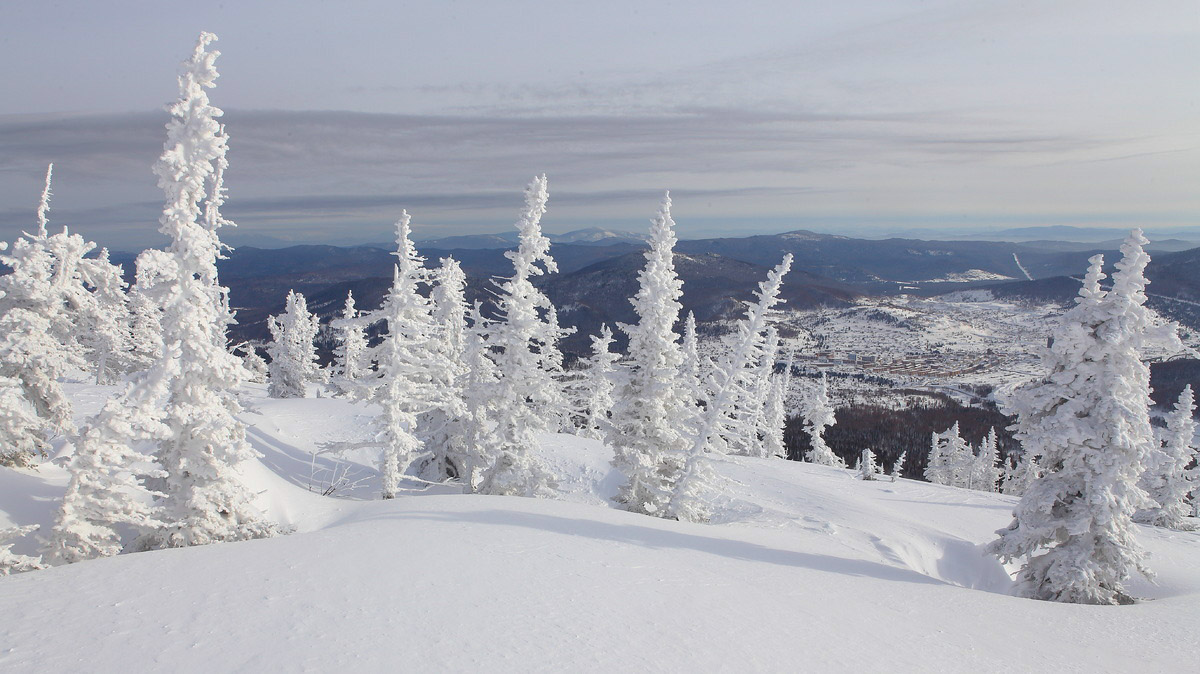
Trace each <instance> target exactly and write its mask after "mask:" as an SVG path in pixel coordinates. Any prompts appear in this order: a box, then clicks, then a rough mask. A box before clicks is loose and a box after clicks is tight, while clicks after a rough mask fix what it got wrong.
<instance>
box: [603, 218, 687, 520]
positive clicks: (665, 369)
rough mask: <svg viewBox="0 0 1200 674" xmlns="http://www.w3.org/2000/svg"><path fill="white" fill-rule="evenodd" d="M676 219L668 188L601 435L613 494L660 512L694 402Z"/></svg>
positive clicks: (630, 505)
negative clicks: (685, 370)
mask: <svg viewBox="0 0 1200 674" xmlns="http://www.w3.org/2000/svg"><path fill="white" fill-rule="evenodd" d="M674 227H675V221H674V220H673V219H672V218H671V197H670V195H669V194H668V195H667V196H665V197H664V198H663V201H662V205H661V207H660V208H659V211H658V215H656V216H655V218H654V219H653V220H652V221H651V225H650V248H649V249H648V250H647V251H646V253H645V257H646V266H645V267H644V268H643V269H642V271H641V272H640V273H639V274H638V283H639V289H638V292H637V294H636V295H634V296H633V297H632V298H631V299H630V302H632V303H633V310H634V312H635V313H636V314H637V315H638V322H637V324H636V325H621V326H620V328H621V329H622V330H623V331H624V332H625V334H627V335H628V336H629V365H630V368H629V371H628V376H627V377H626V379H625V381H624V382H622V383H621V385H620V387H619V388H618V389H617V391H616V395H615V400H614V403H613V408H612V424H611V426H610V427H609V429H608V437H607V444H608V445H609V446H611V447H612V448H613V451H614V457H613V466H614V467H615V468H616V469H617V470H618V471H619V472H620V473H621V475H622V476H624V478H625V480H624V482H623V483H622V485H621V487H620V489H619V491H618V492H617V496H616V498H615V500H616V501H617V503H619V504H621V505H622V506H623V507H624V508H625V509H627V510H630V511H633V512H637V513H643V514H646V515H656V516H659V517H663V516H666V506H667V502H668V501H669V500H670V497H671V489H672V487H673V485H674V484H675V481H676V479H677V478H678V476H679V470H680V468H681V467H682V465H683V462H684V452H685V451H686V450H687V448H688V444H689V442H688V437H687V436H686V435H685V433H686V432H687V429H686V428H685V424H686V421H687V420H689V419H691V418H692V417H693V415H694V414H695V409H696V403H695V387H694V384H692V383H691V382H689V381H686V380H682V379H681V377H680V368H681V366H682V365H683V363H684V356H683V352H682V350H681V349H680V345H679V341H678V336H677V335H676V334H675V331H674V328H675V323H676V321H678V320H679V312H680V310H681V309H682V307H681V305H680V304H679V298H680V297H681V296H682V295H683V282H682V281H680V280H679V276H678V274H676V273H675V261H674V257H673V251H674V248H675V241H676V239H675V232H674Z"/></svg>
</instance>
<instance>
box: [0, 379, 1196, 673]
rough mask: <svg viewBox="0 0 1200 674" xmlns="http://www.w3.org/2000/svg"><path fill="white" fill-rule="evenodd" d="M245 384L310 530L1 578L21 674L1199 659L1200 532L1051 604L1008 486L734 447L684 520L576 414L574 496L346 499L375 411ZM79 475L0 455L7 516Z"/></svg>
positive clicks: (88, 396) (255, 474) (566, 464)
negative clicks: (339, 450)
mask: <svg viewBox="0 0 1200 674" xmlns="http://www.w3.org/2000/svg"><path fill="white" fill-rule="evenodd" d="M104 394H105V390H104V389H101V388H99V387H83V386H79V387H75V390H74V392H73V395H74V397H75V399H76V400H78V401H80V403H82V404H81V405H80V407H81V408H86V407H88V406H89V405H90V404H91V403H92V402H95V401H96V400H99V399H102V398H103V396H104ZM247 396H248V400H247V402H249V403H251V404H252V405H253V406H254V407H255V408H256V409H255V411H252V412H248V413H247V414H246V415H245V416H244V418H245V419H246V421H247V422H248V423H250V424H251V425H252V428H251V432H250V437H251V438H252V441H253V442H254V445H255V447H256V448H257V449H258V450H259V451H260V452H262V453H263V457H262V459H261V461H259V462H252V463H251V464H249V465H247V466H245V467H244V474H245V476H246V479H247V480H248V481H249V482H250V483H252V484H253V485H254V487H255V488H256V490H259V491H261V492H262V503H263V505H264V507H266V508H267V509H268V510H270V512H271V513H272V515H273V516H274V517H276V518H277V519H279V520H280V521H282V522H285V523H287V524H289V525H290V526H293V527H294V528H295V529H296V533H293V534H292V535H289V536H283V537H279V538H274V539H269V540H260V541H250V542H246V543H236V544H223V545H213V546H206V547H197V548H188V549H176V550H163V551H155V552H148V553H141V554H135V555H124V556H119V557H116V558H110V559H103V560H97V561H92V562H86V563H81V564H76V565H73V566H68V567H60V568H55V569H50V570H48V571H42V572H36V573H27V574H22V575H17V576H12V577H8V578H0V606H3V607H4V608H5V610H4V611H0V670H2V671H5V672H10V671H11V672H59V671H79V670H83V671H101V672H103V671H117V670H121V671H127V670H129V669H130V668H131V667H133V668H135V669H136V670H138V671H145V670H150V669H156V670H168V669H169V670H171V671H185V672H187V671H231V670H238V671H245V670H264V669H269V670H273V671H274V670H284V671H298V670H306V671H328V670H349V671H359V670H362V671H381V670H385V669H387V670H390V669H399V670H416V671H448V670H456V671H461V670H476V671H563V670H568V669H569V670H582V671H602V670H603V671H612V670H622V671H646V670H664V671H696V670H702V671H797V670H805V671H847V670H867V671H878V670H894V671H1032V670H1047V671H1128V670H1131V669H1134V668H1137V669H1141V670H1145V671H1191V670H1192V668H1193V667H1194V664H1195V661H1196V656H1197V654H1200V637H1198V636H1197V635H1198V634H1200V630H1197V629H1196V625H1197V624H1200V596H1198V595H1200V534H1195V533H1178V532H1167V531H1163V530H1156V529H1150V528H1143V529H1142V530H1141V531H1142V540H1143V542H1144V543H1145V545H1146V546H1147V547H1148V548H1149V549H1150V551H1151V552H1152V553H1153V555H1154V556H1153V559H1152V564H1153V566H1154V568H1155V570H1156V571H1158V573H1159V581H1158V585H1150V584H1149V583H1146V582H1138V583H1135V584H1134V585H1133V588H1132V589H1133V592H1134V594H1136V595H1138V596H1141V597H1145V598H1147V599H1148V601H1145V602H1143V603H1140V604H1138V605H1135V606H1127V607H1096V606H1074V605H1063V604H1050V603H1043V602H1034V601H1029V600H1023V599H1017V598H1013V597H1010V596H1007V595H1006V594H1004V592H1005V590H1006V588H1007V586H1008V581H1007V577H1006V576H1005V574H1004V572H1003V570H1002V569H1001V567H1000V566H999V565H998V564H997V562H996V561H995V560H994V559H993V558H991V557H988V556H985V555H983V554H981V553H980V551H979V549H978V548H977V544H979V543H982V542H985V541H987V540H989V539H990V537H991V532H992V531H993V530H995V529H997V528H999V527H1001V526H1003V525H1005V524H1007V522H1008V519H1009V516H1008V512H1009V511H1010V509H1011V506H1012V504H1013V500H1012V499H1011V498H1009V497H1004V496H998V495H991V494H983V493H980V492H968V491H963V490H958V489H953V488H948V487H939V486H935V485H929V484H926V483H921V482H914V481H909V480H901V481H900V482H898V483H890V482H861V481H858V480H855V479H854V478H853V477H852V472H851V471H843V470H837V469H832V468H826V467H822V466H813V465H808V464H797V463H790V462H784V461H778V460H759V459H746V458H733V457H728V458H726V457H722V458H719V459H718V460H717V469H718V473H719V474H720V475H721V476H722V478H723V489H724V491H723V493H721V494H720V495H719V496H718V497H717V498H718V501H719V506H718V509H717V513H718V514H717V517H716V520H715V522H714V523H713V524H710V525H695V524H687V523H679V522H671V521H663V520H659V519H655V518H651V517H645V516H639V515H633V514H630V513H626V512H622V511H618V510H614V509H612V508H609V507H607V505H606V499H607V497H608V496H609V495H611V494H612V493H613V492H615V490H616V487H617V478H616V476H614V475H613V474H612V472H611V470H610V469H609V467H608V463H607V462H608V459H609V453H608V451H607V450H606V449H605V448H604V447H603V446H602V445H601V444H600V443H597V442H594V441H588V440H581V439H578V438H574V437H571V436H563V435H550V436H545V437H544V442H543V454H544V457H545V458H546V460H547V461H548V462H549V463H551V465H552V466H553V468H554V470H555V471H556V472H557V473H558V474H559V475H560V477H561V482H562V488H563V491H564V494H563V499H562V500H556V501H549V500H532V499H520V498H505V497H485V496H464V495H461V494H456V493H452V492H453V491H454V489H453V488H451V487H448V486H440V485H439V486H430V485H426V484H421V483H418V482H416V481H413V482H411V483H410V484H409V485H408V487H409V488H410V493H409V494H408V495H406V496H403V497H401V498H397V499H396V500H393V501H378V500H367V499H370V498H371V496H372V494H373V493H375V492H376V490H377V487H378V482H377V480H376V477H375V475H374V471H372V470H370V469H369V468H368V467H366V466H364V465H362V464H363V463H367V464H369V461H370V458H369V457H367V456H351V457H348V458H349V461H348V463H346V464H343V465H348V466H350V468H351V471H352V472H353V474H354V475H356V476H357V477H356V478H355V479H361V480H362V481H361V482H359V483H358V484H357V485H354V486H348V487H345V488H344V489H342V490H341V491H338V492H335V493H337V494H344V497H342V498H338V497H336V496H335V497H325V496H321V495H319V493H316V492H319V491H320V490H321V489H322V488H323V486H325V485H324V482H322V480H324V479H325V478H326V477H327V476H329V475H331V474H332V473H330V472H327V471H332V470H334V469H337V467H338V466H337V464H336V463H335V462H334V461H333V460H332V459H330V458H328V457H319V458H318V459H317V460H316V462H315V463H314V461H313V459H312V455H311V453H310V452H311V451H312V450H313V449H316V448H318V447H320V446H321V444H322V443H326V442H333V441H339V440H350V439H354V438H355V437H361V435H362V434H364V433H365V432H367V429H366V427H365V424H366V422H367V421H368V420H369V418H370V416H371V410H370V409H369V408H366V407H361V406H356V405H351V404H349V403H346V402H344V401H340V400H335V399H327V398H326V399H317V398H306V399H299V400H267V399H264V398H262V392H261V389H257V388H256V389H249V390H248V391H247ZM63 477H64V476H63V475H62V471H61V469H58V468H56V467H54V466H43V467H42V468H41V470H40V471H38V472H37V473H30V472H20V473H19V472H16V471H11V470H8V469H0V508H2V509H3V510H4V512H5V513H7V518H5V517H3V516H0V519H8V520H11V521H14V522H16V523H20V524H27V523H35V522H40V521H45V520H46V519H48V517H49V514H50V512H51V510H52V508H53V507H54V503H53V499H54V498H55V497H56V494H58V493H61V490H62V483H63ZM310 483H311V484H312V487H313V489H315V490H316V491H310V490H309V485H310ZM18 550H19V548H18Z"/></svg>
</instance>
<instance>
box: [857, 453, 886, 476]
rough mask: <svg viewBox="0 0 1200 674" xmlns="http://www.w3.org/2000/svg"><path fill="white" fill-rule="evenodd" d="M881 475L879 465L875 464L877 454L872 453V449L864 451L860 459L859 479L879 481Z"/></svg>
mask: <svg viewBox="0 0 1200 674" xmlns="http://www.w3.org/2000/svg"><path fill="white" fill-rule="evenodd" d="M881 474H882V472H881V471H880V470H879V464H878V463H876V462H875V452H872V451H871V448H870V447H868V448H866V449H864V450H863V451H862V455H861V456H859V458H858V477H859V479H861V480H878V479H879V476H880V475H881Z"/></svg>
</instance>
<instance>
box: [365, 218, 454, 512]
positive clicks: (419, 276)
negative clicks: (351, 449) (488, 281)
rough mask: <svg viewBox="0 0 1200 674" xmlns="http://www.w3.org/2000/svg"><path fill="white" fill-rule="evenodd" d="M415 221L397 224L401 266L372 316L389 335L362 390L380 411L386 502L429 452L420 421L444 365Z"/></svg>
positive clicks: (381, 467) (377, 348) (431, 401)
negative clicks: (408, 471)
mask: <svg viewBox="0 0 1200 674" xmlns="http://www.w3.org/2000/svg"><path fill="white" fill-rule="evenodd" d="M410 220H411V218H410V216H409V214H408V212H407V211H404V212H402V214H401V216H400V220H399V221H398V222H397V223H396V244H397V251H396V256H397V258H398V262H397V264H396V266H395V268H394V271H393V274H392V287H391V289H390V290H388V294H387V296H386V297H385V298H384V301H383V307H382V308H380V309H379V310H378V311H377V312H374V313H373V314H372V316H371V317H372V319H373V320H382V321H384V323H385V324H386V327H387V335H386V336H384V338H383V340H382V341H380V343H379V344H378V345H376V346H375V347H374V348H373V349H372V354H371V356H372V358H373V360H374V361H375V363H376V371H375V374H374V375H373V376H372V377H370V378H368V379H365V380H363V381H362V385H361V387H360V389H361V390H362V391H363V393H364V396H365V400H366V401H368V402H371V403H374V404H376V405H378V406H379V408H380V414H379V416H378V417H376V421H375V423H376V427H377V431H378V432H377V434H376V436H375V441H376V444H378V445H379V446H380V459H379V472H380V473H381V475H382V487H381V489H382V496H383V498H385V499H390V498H395V496H396V490H397V489H398V487H399V484H400V477H401V475H403V474H404V471H405V470H406V469H407V468H408V466H409V464H410V463H412V461H413V460H414V459H416V458H417V455H418V454H419V453H420V452H421V451H422V450H423V449H424V443H422V442H421V440H420V438H419V437H418V434H417V418H418V416H419V415H421V414H423V413H425V412H426V411H428V410H429V409H430V408H431V407H432V406H433V405H434V401H435V400H436V393H437V392H436V391H435V390H434V379H433V373H434V371H435V370H436V369H437V368H438V367H441V366H442V365H443V364H442V362H441V361H440V360H439V359H438V358H437V356H436V353H435V350H434V348H433V340H434V339H436V337H435V335H434V325H433V314H432V309H431V307H430V303H429V299H428V298H427V297H426V296H425V295H423V294H422V293H421V291H420V287H421V286H422V285H423V284H425V283H427V281H428V275H427V273H426V271H427V270H426V269H425V258H423V257H421V256H419V255H418V254H417V249H416V247H415V246H413V243H412V239H411V237H410V235H411V231H412V230H411V227H410V225H409V223H410Z"/></svg>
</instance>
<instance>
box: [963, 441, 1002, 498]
mask: <svg viewBox="0 0 1200 674" xmlns="http://www.w3.org/2000/svg"><path fill="white" fill-rule="evenodd" d="M999 462H1000V447H999V441H998V440H997V438H996V429H995V428H989V429H988V434H987V435H986V436H984V438H983V442H982V444H980V446H979V454H978V455H977V456H975V457H974V463H973V464H972V466H971V478H970V480H969V484H968V487H969V488H971V489H977V490H979V491H996V485H997V482H998V481H999V479H1000V468H999V467H998V464H999Z"/></svg>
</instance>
